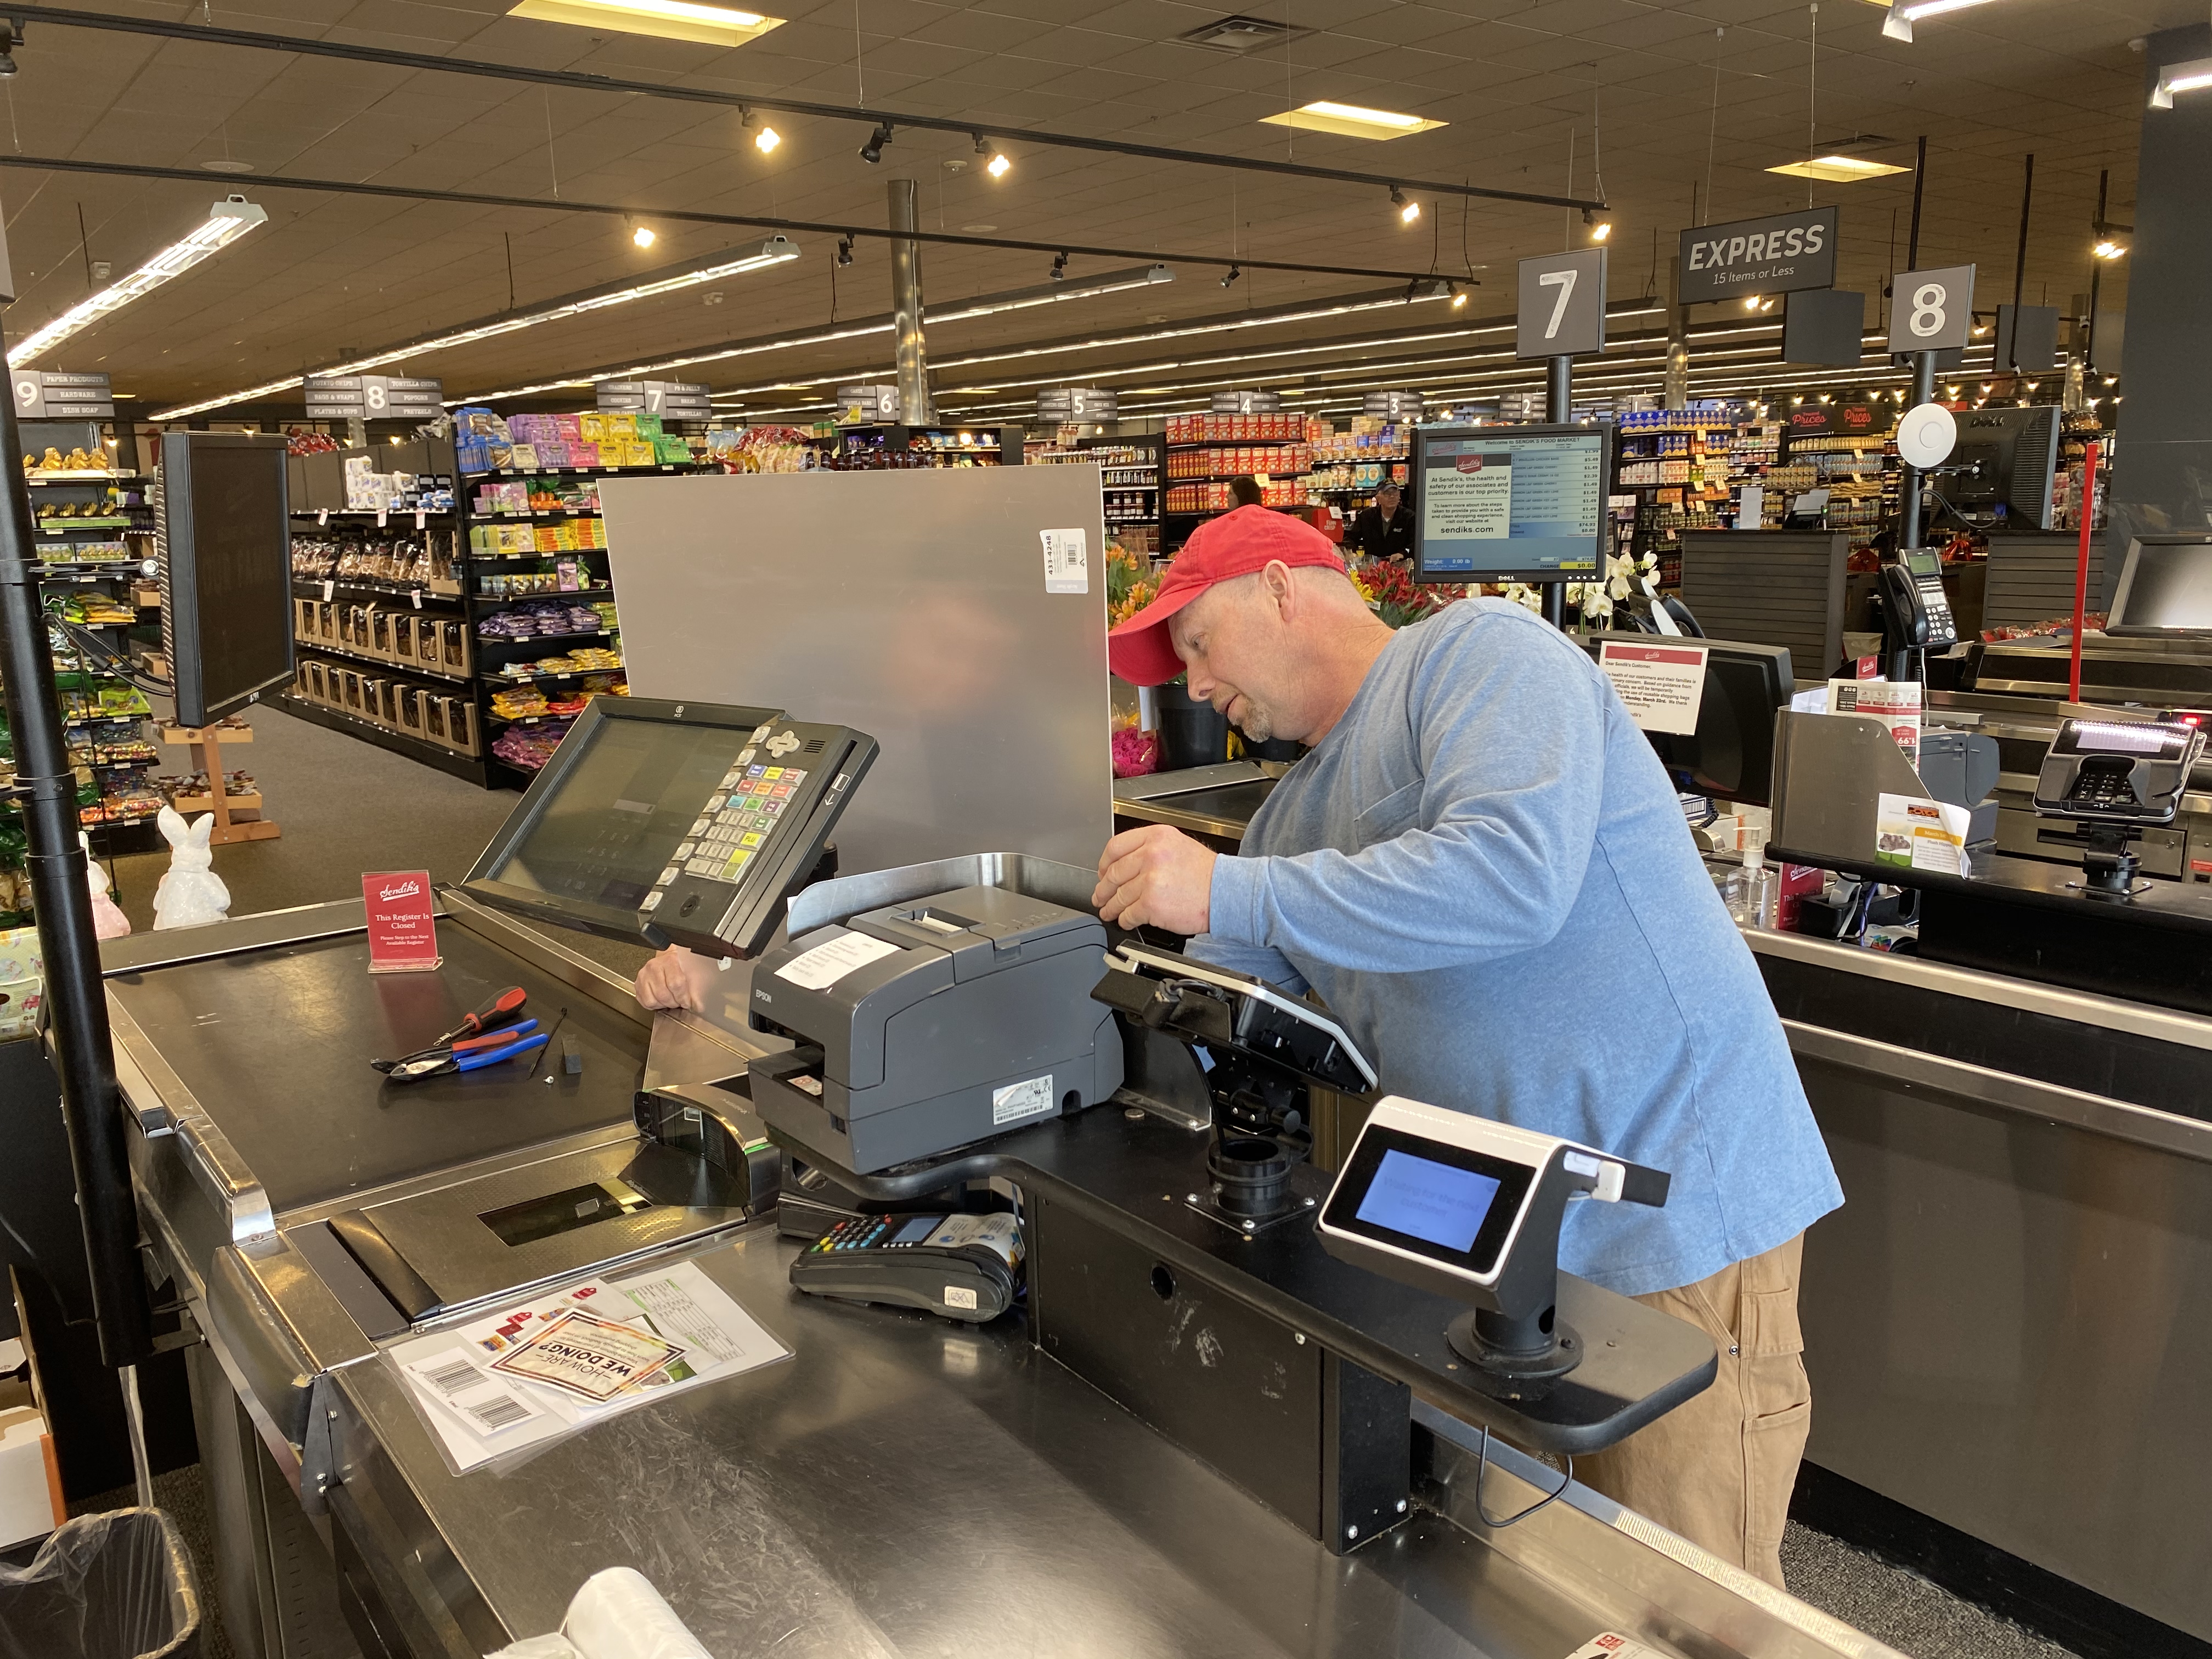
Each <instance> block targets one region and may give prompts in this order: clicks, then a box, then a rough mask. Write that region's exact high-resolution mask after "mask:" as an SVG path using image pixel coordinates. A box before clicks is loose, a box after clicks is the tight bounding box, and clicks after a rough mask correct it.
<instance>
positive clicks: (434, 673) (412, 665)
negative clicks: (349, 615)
mask: <svg viewBox="0 0 2212 1659" xmlns="http://www.w3.org/2000/svg"><path fill="white" fill-rule="evenodd" d="M292 643H293V644H295V645H296V646H298V647H300V649H301V650H302V651H312V652H313V653H315V654H316V655H317V656H319V657H343V658H344V659H346V660H347V661H348V662H357V663H361V664H363V665H366V666H368V667H372V668H383V669H389V670H391V671H392V672H394V673H400V674H419V675H422V677H423V678H427V679H434V680H444V681H445V682H447V684H450V685H466V684H469V682H470V681H471V679H472V678H475V677H474V676H473V675H469V674H448V673H447V672H446V671H445V670H444V669H442V668H425V667H423V666H422V664H421V663H420V662H399V661H396V660H395V659H392V658H390V657H377V656H372V655H370V654H369V653H368V652H366V651H349V650H347V649H346V648H345V647H343V646H342V645H325V644H324V643H323V642H322V641H320V640H303V639H301V638H299V637H297V636H296V635H295V637H294V638H293V641H292Z"/></svg>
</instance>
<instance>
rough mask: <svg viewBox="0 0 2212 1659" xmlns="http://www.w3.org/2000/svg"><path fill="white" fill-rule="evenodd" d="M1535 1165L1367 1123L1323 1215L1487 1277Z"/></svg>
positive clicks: (1343, 1228)
mask: <svg viewBox="0 0 2212 1659" xmlns="http://www.w3.org/2000/svg"><path fill="white" fill-rule="evenodd" d="M1535 1176H1536V1169H1535V1166H1534V1165H1532V1164H1515V1163H1512V1162H1510V1160H1508V1159H1505V1158H1496V1157H1493V1156H1492V1155H1491V1154H1490V1153H1487V1152H1474V1151H1472V1150H1471V1149H1469V1148H1468V1147H1465V1146H1453V1145H1451V1144H1449V1143H1448V1142H1445V1141H1442V1140H1431V1139H1426V1138H1425V1137H1422V1136H1419V1135H1413V1134H1408V1133H1406V1132H1405V1131H1403V1130H1401V1129H1395V1128H1387V1127H1383V1126H1381V1125H1378V1124H1370V1125H1369V1126H1368V1127H1367V1130H1366V1133H1364V1134H1362V1135H1361V1136H1360V1138H1359V1144H1358V1146H1357V1147H1355V1148H1354V1149H1353V1152H1352V1161H1351V1163H1350V1164H1347V1165H1346V1168H1345V1172H1344V1176H1343V1177H1342V1179H1340V1181H1339V1182H1337V1184H1336V1188H1335V1190H1334V1192H1332V1193H1331V1194H1329V1200H1328V1208H1327V1210H1326V1211H1324V1212H1323V1213H1322V1220H1323V1222H1324V1223H1325V1224H1326V1225H1328V1226H1329V1227H1330V1228H1332V1229H1334V1230H1335V1231H1340V1232H1346V1233H1352V1234H1354V1235H1356V1236H1357V1237H1362V1238H1365V1239H1369V1240H1371V1241H1373V1242H1374V1243H1378V1244H1389V1245H1394V1246H1395V1247H1396V1248H1397V1249H1401V1250H1410V1251H1412V1252H1413V1253H1414V1254H1415V1255H1421V1256H1425V1257H1427V1258H1428V1259H1429V1260H1430V1261H1437V1262H1440V1263H1442V1264H1443V1265H1444V1266H1447V1267H1454V1268H1457V1269H1459V1270H1460V1271H1462V1272H1464V1273H1476V1274H1486V1273H1489V1272H1490V1271H1491V1270H1492V1267H1495V1266H1496V1265H1497V1262H1498V1253H1499V1252H1500V1251H1501V1250H1503V1249H1504V1248H1505V1242H1506V1238H1507V1236H1508V1235H1509V1234H1510V1233H1511V1231H1513V1220H1514V1218H1515V1217H1516V1216H1517V1215H1519V1214H1520V1212H1521V1206H1522V1201H1523V1200H1525V1199H1526V1198H1527V1197H1528V1188H1529V1187H1530V1185H1531V1184H1532V1183H1533V1182H1534V1180H1535Z"/></svg>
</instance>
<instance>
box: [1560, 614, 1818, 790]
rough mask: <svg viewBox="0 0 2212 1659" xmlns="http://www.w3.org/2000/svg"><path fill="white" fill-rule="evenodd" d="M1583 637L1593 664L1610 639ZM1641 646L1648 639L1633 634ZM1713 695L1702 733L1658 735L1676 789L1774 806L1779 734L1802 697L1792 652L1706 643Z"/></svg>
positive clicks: (1702, 712)
mask: <svg viewBox="0 0 2212 1659" xmlns="http://www.w3.org/2000/svg"><path fill="white" fill-rule="evenodd" d="M1606 637H1607V636H1606V635H1602V634H1590V635H1584V636H1583V648H1584V649H1585V650H1587V651H1588V652H1589V653H1590V655H1591V656H1592V657H1593V658H1595V657H1596V656H1597V655H1598V653H1599V647H1600V646H1601V644H1602V643H1603V641H1604V640H1605V639H1606ZM1617 637H1626V638H1633V639H1635V640H1637V641H1638V643H1649V638H1648V636H1646V635H1621V636H1617ZM1700 643H1702V644H1703V645H1704V646H1705V648H1706V649H1705V694H1704V696H1702V697H1701V698H1699V702H1698V729H1697V730H1696V731H1695V732H1690V733H1687V734H1686V735H1685V734H1680V733H1675V732H1646V733H1645V736H1646V737H1647V738H1650V743H1651V746H1652V748H1653V749H1655V750H1657V751H1658V755H1659V760H1660V763H1661V764H1662V765H1663V766H1664V767H1665V768H1666V769H1667V773H1668V776H1669V777H1671V778H1673V779H1674V785H1675V787H1677V788H1678V789H1682V790H1686V791H1688V792H1689V793H1694V794H1700V795H1718V796H1719V797H1721V799H1723V800H1731V801H1735V802H1736V803H1738V804H1739V805H1745V806H1770V805H1773V794H1774V727H1775V723H1776V720H1777V719H1778V716H1779V714H1780V713H1781V711H1782V710H1783V709H1784V708H1788V707H1789V706H1790V698H1791V697H1793V696H1796V693H1797V683H1796V678H1794V677H1793V676H1792V674H1791V673H1790V651H1789V647H1786V646H1779V645H1750V644H1746V643H1743V642H1741V641H1732V640H1705V641H1700Z"/></svg>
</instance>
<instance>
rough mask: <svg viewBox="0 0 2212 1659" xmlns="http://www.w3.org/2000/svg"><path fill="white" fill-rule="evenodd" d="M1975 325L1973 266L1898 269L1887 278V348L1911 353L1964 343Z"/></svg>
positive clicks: (1907, 353)
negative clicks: (1888, 283) (1938, 268)
mask: <svg viewBox="0 0 2212 1659" xmlns="http://www.w3.org/2000/svg"><path fill="white" fill-rule="evenodd" d="M1973 325H1974V268H1973V266H1972V265H1947V266H1945V267H1944V268H1942V270H1900V271H1899V272H1898V273H1897V275H1896V276H1893V277H1891V278H1890V287H1889V349H1890V350H1892V351H1893V352H1897V353H1901V354H1904V355H1906V356H1910V355H1911V353H1913V352H1916V351H1944V350H1948V349H1951V348H1952V347H1954V346H1964V345H1965V344H1966V336H1967V333H1968V331H1970V330H1972V327H1973Z"/></svg>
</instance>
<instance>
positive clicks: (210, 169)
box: [200, 160, 253, 173]
mask: <svg viewBox="0 0 2212 1659" xmlns="http://www.w3.org/2000/svg"><path fill="white" fill-rule="evenodd" d="M200 170H201V171H202V172H203V173H251V172H252V171H253V163H252V162H251V161H227V160H226V161H203V162H201V163H200Z"/></svg>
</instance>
